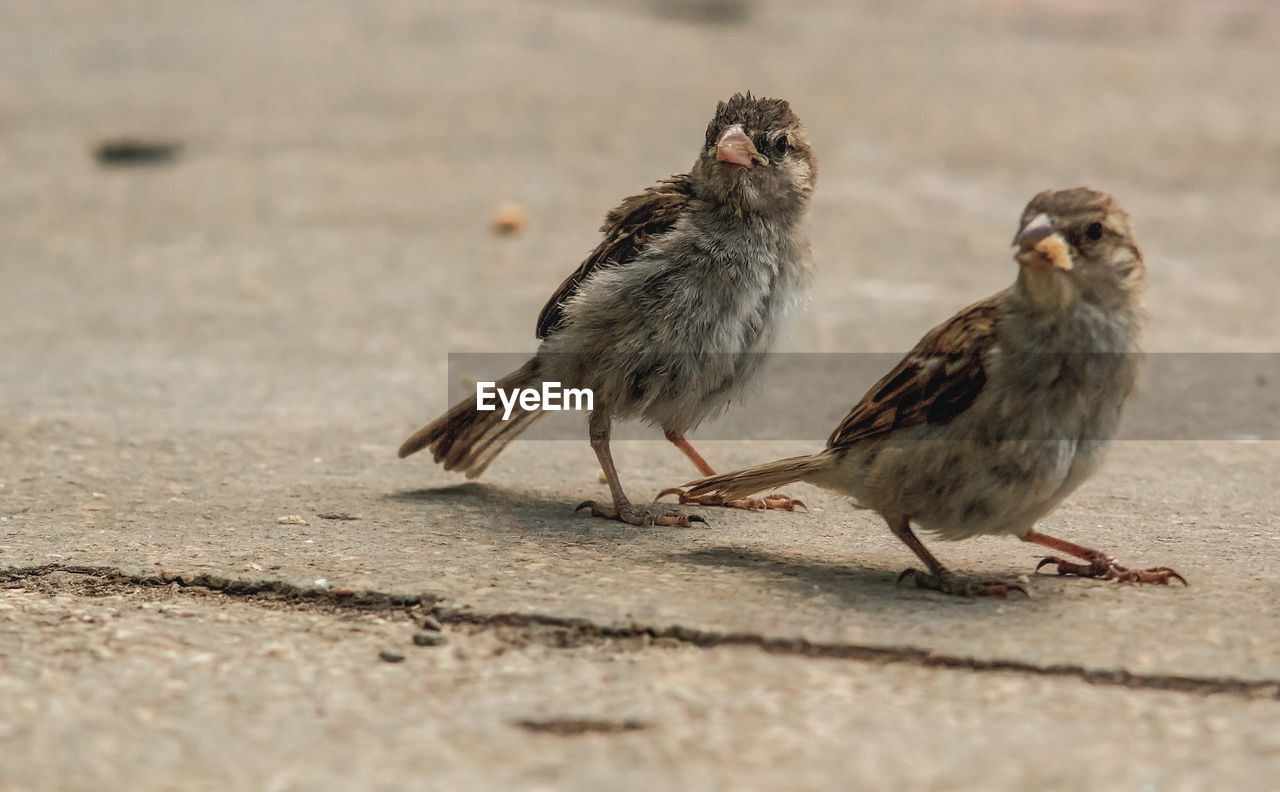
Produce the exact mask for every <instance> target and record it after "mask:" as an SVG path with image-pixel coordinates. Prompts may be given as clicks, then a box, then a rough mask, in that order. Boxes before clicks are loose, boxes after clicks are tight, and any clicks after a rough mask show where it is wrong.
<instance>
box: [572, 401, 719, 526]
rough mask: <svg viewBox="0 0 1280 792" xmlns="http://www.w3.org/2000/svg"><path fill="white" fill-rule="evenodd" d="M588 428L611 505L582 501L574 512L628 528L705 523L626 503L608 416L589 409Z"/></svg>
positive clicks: (671, 512)
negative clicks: (587, 511)
mask: <svg viewBox="0 0 1280 792" xmlns="http://www.w3.org/2000/svg"><path fill="white" fill-rule="evenodd" d="M589 428H590V432H591V447H592V448H593V449H594V450H595V452H596V458H597V459H599V460H600V469H601V470H603V471H604V475H605V479H606V480H607V481H608V482H609V492H610V494H611V495H612V496H613V503H611V504H610V503H600V502H598V501H583V502H582V503H581V504H579V505H578V508H577V509H574V511H579V510H581V509H585V508H586V507H588V506H590V507H591V515H592V516H593V517H604V518H605V519H609V520H621V521H622V522H624V523H628V524H630V525H669V526H672V527H677V528H689V527H691V525H692V523H695V522H701V523H705V522H706V520H704V519H702V518H701V517H699V516H698V515H696V514H685V513H684V512H680V511H675V510H674V509H672V510H669V511H665V512H664V511H658V510H655V509H651V508H648V507H646V506H636V505H634V504H632V503H631V501H629V500H627V494H626V493H625V492H623V491H622V482H620V481H619V480H618V470H617V468H615V467H614V466H613V454H612V453H610V451H609V433H610V429H611V428H612V422H611V421H610V420H609V414H608V413H606V412H604V411H603V410H592V412H591V420H590V422H589Z"/></svg>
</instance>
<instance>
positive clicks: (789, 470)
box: [685, 454, 830, 501]
mask: <svg viewBox="0 0 1280 792" xmlns="http://www.w3.org/2000/svg"><path fill="white" fill-rule="evenodd" d="M829 462H830V460H829V459H828V457H827V456H826V455H825V454H810V455H809V456H798V457H789V458H787V459H779V460H778V461H777V462H769V463H767V464H764V465H756V466H755V467H749V468H744V469H742V470H735V471H733V472H732V473H721V474H719V475H716V476H708V477H707V478H704V479H699V480H698V481H695V482H693V483H691V484H687V485H686V486H687V487H688V489H687V490H685V495H691V496H705V495H710V496H713V497H714V496H719V497H720V498H721V499H722V500H723V501H733V500H738V499H739V498H746V497H749V496H751V495H754V494H756V493H757V492H761V491H763V490H767V489H773V488H774V487H781V486H782V485H784V484H790V483H792V482H795V481H806V480H809V479H811V478H813V477H815V476H816V475H817V474H819V473H822V472H824V471H825V470H826V469H827V466H828V464H829Z"/></svg>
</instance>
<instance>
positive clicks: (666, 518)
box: [574, 501, 707, 528]
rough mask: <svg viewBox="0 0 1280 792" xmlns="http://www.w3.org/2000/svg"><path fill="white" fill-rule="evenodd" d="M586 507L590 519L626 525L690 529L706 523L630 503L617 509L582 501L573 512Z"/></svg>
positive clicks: (672, 512) (690, 515)
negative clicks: (589, 512)
mask: <svg viewBox="0 0 1280 792" xmlns="http://www.w3.org/2000/svg"><path fill="white" fill-rule="evenodd" d="M588 506H590V507H591V516H592V517H603V518H604V519H606V520H619V521H621V522H624V523H627V524H628V525H665V526H669V527H672V528H692V527H693V523H696V522H700V523H703V524H704V525H705V524H706V522H707V521H706V520H704V519H703V518H702V517H700V516H698V515H696V514H685V513H684V512H680V511H676V510H674V509H671V510H668V511H660V510H658V509H650V508H648V507H645V506H636V505H634V504H631V503H623V504H622V506H621V507H618V506H615V505H614V504H612V503H600V502H599V501H583V502H582V503H580V504H578V508H576V509H574V511H582V510H583V509H585V508H587V507H588Z"/></svg>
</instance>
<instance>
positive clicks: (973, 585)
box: [898, 569, 1031, 599]
mask: <svg viewBox="0 0 1280 792" xmlns="http://www.w3.org/2000/svg"><path fill="white" fill-rule="evenodd" d="M908 577H909V578H912V579H913V580H915V583H916V588H922V589H928V590H930V591H940V592H942V593H943V594H951V595H953V596H957V597H997V598H999V599H1007V598H1008V597H1009V595H1010V594H1011V593H1012V592H1015V591H1016V592H1018V593H1019V594H1021V595H1022V596H1024V597H1027V598H1030V596H1031V595H1030V594H1028V593H1027V590H1026V589H1024V588H1023V587H1022V586H1019V585H1017V584H1016V583H1004V582H1002V581H999V580H960V579H959V578H957V577H956V576H955V575H952V574H951V573H950V572H947V571H946V570H943V571H942V572H940V573H938V574H936V575H934V574H930V573H928V572H921V571H920V570H918V569H904V570H903V571H902V574H901V575H898V582H899V583H901V582H902V581H903V580H906V579H907V578H908Z"/></svg>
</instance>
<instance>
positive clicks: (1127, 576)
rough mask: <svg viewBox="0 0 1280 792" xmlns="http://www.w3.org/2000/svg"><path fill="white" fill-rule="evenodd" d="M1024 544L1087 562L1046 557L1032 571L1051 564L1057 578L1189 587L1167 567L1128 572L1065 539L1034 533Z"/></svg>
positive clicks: (1095, 552)
mask: <svg viewBox="0 0 1280 792" xmlns="http://www.w3.org/2000/svg"><path fill="white" fill-rule="evenodd" d="M1022 541H1024V542H1034V543H1035V544H1038V545H1042V546H1044V547H1048V548H1050V549H1053V550H1057V551H1058V552H1060V553H1066V554H1067V555H1070V556H1075V557H1076V558H1083V559H1084V560H1085V561H1088V562H1089V563H1087V564H1077V563H1075V562H1074V561H1067V560H1066V559H1064V558H1059V557H1058V556H1047V557H1045V558H1042V559H1041V560H1040V563H1038V564H1036V570H1037V571H1038V570H1039V569H1040V567H1043V566H1047V565H1049V564H1054V565H1056V566H1057V567H1058V574H1059V575H1076V576H1078V577H1091V578H1102V579H1103V580H1115V581H1117V582H1120V583H1158V584H1160V585H1162V586H1167V585H1169V584H1171V583H1173V581H1175V580H1177V581H1178V582H1180V583H1182V585H1184V586H1186V585H1189V584H1188V583H1187V579H1186V578H1184V577H1183V576H1182V575H1179V574H1178V573H1177V572H1175V571H1173V570H1172V569H1170V568H1169V567H1152V568H1150V569H1129V568H1127V567H1122V566H1120V565H1119V564H1117V563H1116V560H1115V559H1114V558H1112V557H1111V556H1109V555H1107V554H1106V553H1103V552H1100V551H1098V550H1092V549H1090V548H1088V547H1084V546H1082V545H1078V544H1076V543H1074V542H1068V541H1066V540H1065V539H1059V538H1058V537H1056V536H1049V535H1048V534H1042V533H1039V532H1037V531H1031V532H1030V533H1028V534H1027V535H1026V536H1023V537H1022Z"/></svg>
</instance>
